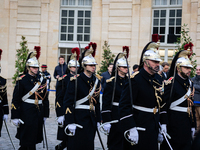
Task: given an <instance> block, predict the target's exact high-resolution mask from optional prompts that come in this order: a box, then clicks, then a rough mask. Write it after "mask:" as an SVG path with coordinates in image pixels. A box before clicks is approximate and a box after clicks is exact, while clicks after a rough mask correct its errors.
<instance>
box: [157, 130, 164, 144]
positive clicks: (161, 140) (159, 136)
mask: <svg viewBox="0 0 200 150" xmlns="http://www.w3.org/2000/svg"><path fill="white" fill-rule="evenodd" d="M163 140H164V138H163V135H162V134H161V133H160V132H159V133H158V143H162V142H163Z"/></svg>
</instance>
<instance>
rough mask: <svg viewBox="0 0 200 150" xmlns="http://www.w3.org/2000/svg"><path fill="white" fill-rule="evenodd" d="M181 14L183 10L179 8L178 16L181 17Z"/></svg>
mask: <svg viewBox="0 0 200 150" xmlns="http://www.w3.org/2000/svg"><path fill="white" fill-rule="evenodd" d="M181 16H182V10H181V9H179V10H177V13H176V17H181Z"/></svg>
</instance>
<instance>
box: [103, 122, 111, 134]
mask: <svg viewBox="0 0 200 150" xmlns="http://www.w3.org/2000/svg"><path fill="white" fill-rule="evenodd" d="M110 128H111V124H110V123H108V124H105V125H104V126H103V129H104V130H105V131H106V132H107V133H109V132H110Z"/></svg>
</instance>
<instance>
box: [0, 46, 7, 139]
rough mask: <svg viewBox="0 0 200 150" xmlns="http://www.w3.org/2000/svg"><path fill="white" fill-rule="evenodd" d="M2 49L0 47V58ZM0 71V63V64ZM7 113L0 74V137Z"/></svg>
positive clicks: (4, 88)
mask: <svg viewBox="0 0 200 150" xmlns="http://www.w3.org/2000/svg"><path fill="white" fill-rule="evenodd" d="M1 54H2V50H1V49H0V60H1ZM0 72H1V65H0ZM8 114H9V108H8V99H7V85H6V79H4V78H3V77H1V76H0V121H1V122H0V137H1V128H2V124H3V120H5V121H7V119H8Z"/></svg>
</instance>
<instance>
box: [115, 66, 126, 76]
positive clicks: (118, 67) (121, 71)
mask: <svg viewBox="0 0 200 150" xmlns="http://www.w3.org/2000/svg"><path fill="white" fill-rule="evenodd" d="M117 69H118V70H119V71H120V72H121V73H123V74H124V75H126V73H125V72H123V71H122V70H121V69H120V68H119V66H118V67H117Z"/></svg>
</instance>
